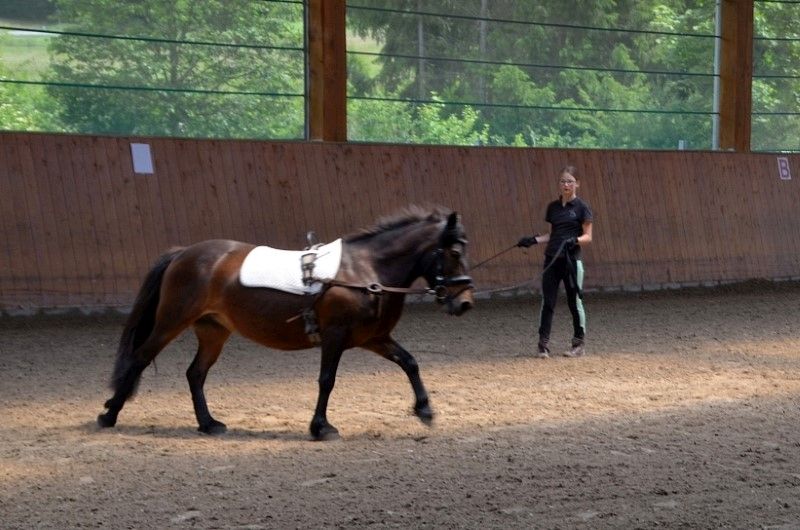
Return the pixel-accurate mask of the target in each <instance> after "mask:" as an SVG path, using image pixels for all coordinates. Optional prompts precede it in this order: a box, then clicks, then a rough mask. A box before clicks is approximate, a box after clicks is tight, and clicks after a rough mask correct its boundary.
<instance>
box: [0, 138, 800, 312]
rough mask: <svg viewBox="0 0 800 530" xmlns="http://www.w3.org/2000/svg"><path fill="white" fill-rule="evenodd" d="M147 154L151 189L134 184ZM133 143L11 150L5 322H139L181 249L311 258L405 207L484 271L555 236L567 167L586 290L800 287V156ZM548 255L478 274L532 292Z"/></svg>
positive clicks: (1, 255) (1, 285)
mask: <svg viewBox="0 0 800 530" xmlns="http://www.w3.org/2000/svg"><path fill="white" fill-rule="evenodd" d="M132 141H139V142H145V143H149V144H150V145H151V148H152V152H153V158H154V163H155V174H153V175H139V174H134V173H133V170H132V163H131V154H130V143H131V142H132ZM776 158H777V155H767V154H737V153H722V152H717V153H711V152H689V151H685V152H651V151H601V150H564V149H517V148H470V147H425V146H400V145H358V144H338V143H313V142H312V143H308V142H297V143H295V142H255V141H252V142H251V141H211V140H209V141H203V140H176V139H133V138H107V137H91V136H67V135H64V136H61V135H47V134H13V133H0V243H1V244H0V311H4V312H12V313H13V312H19V311H25V310H32V309H37V308H57V307H84V308H87V307H109V306H120V307H125V306H128V305H130V304H131V303H132V301H133V297H134V295H135V292H136V289H137V288H138V285H139V282H140V280H141V278H142V276H143V275H144V273H145V272H146V271H147V270H148V268H149V266H150V265H151V263H152V262H153V261H154V260H155V258H156V257H157V256H158V255H159V254H160V253H161V252H162V251H164V250H166V249H167V248H169V247H171V246H173V245H186V244H189V243H192V242H196V241H199V240H203V239H209V238H232V239H239V240H245V241H250V242H255V243H262V244H268V245H271V246H275V247H282V248H293V249H297V248H301V247H302V246H304V244H305V233H306V231H307V230H311V229H313V230H315V231H316V232H317V234H318V235H319V237H320V239H322V240H325V241H327V240H331V239H334V238H336V237H339V236H341V235H344V234H346V233H349V232H351V231H354V230H356V229H359V228H361V227H364V226H368V225H371V224H372V223H373V222H374V221H375V220H376V219H377V218H379V217H381V216H383V215H386V214H390V213H393V212H394V211H396V210H397V209H399V208H401V207H403V206H407V205H409V204H420V205H427V204H442V205H445V206H449V207H451V208H453V209H455V210H457V211H459V212H461V213H462V214H463V221H464V224H465V225H466V227H467V230H468V232H469V235H470V240H471V245H470V250H469V252H470V257H471V261H472V262H473V263H478V262H479V261H481V260H483V259H485V258H487V257H490V256H492V255H494V254H496V253H498V252H500V251H502V250H504V249H506V248H508V247H510V246H512V245H513V244H514V243H515V242H516V241H517V239H518V238H519V237H520V236H522V235H525V234H531V233H533V232H542V231H546V230H547V226H546V225H545V223H544V221H543V216H544V208H545V205H546V204H547V202H548V201H550V200H553V199H554V198H555V197H556V196H557V193H558V189H557V173H558V170H559V169H560V168H561V167H562V166H564V165H565V164H567V163H569V164H573V165H576V166H578V168H579V169H580V170H581V171H582V174H583V175H582V187H581V189H580V192H579V194H580V195H581V196H582V197H583V198H585V199H586V200H588V202H589V203H590V204H591V205H592V207H593V209H594V211H595V216H596V219H595V229H594V230H595V231H594V235H595V242H594V243H593V244H592V245H591V246H590V247H589V248H587V250H586V253H585V264H586V269H587V276H586V286H587V288H619V287H624V288H642V287H644V288H659V287H669V286H673V285H683V284H691V283H696V282H716V281H727V280H745V279H752V278H772V279H774V278H796V277H799V276H800V215H798V213H797V205H798V204H800V156H789V161H790V164H791V169H792V170H794V171H795V173H796V175H795V178H794V179H793V180H781V179H779V176H778V164H777V160H776ZM541 251H542V249H541V248H540V247H534V248H531V249H529V250H522V249H513V250H511V251H509V252H506V253H504V254H502V255H501V256H500V257H498V258H497V259H495V260H492V261H491V262H489V263H487V264H486V265H484V266H483V267H481V268H479V269H478V270H475V271H474V276H475V279H476V281H477V286H478V289H479V290H481V291H487V290H490V289H496V288H501V287H514V286H521V287H520V289H521V290H525V289H530V288H531V287H532V284H531V283H527V284H525V282H526V281H528V280H530V279H531V278H532V277H533V276H534V274H535V273H536V271H537V270H538V269H539V268H540V266H541V260H542V254H541Z"/></svg>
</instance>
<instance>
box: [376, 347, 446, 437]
mask: <svg viewBox="0 0 800 530" xmlns="http://www.w3.org/2000/svg"><path fill="white" fill-rule="evenodd" d="M363 348H366V349H368V350H370V351H374V352H375V353H377V354H378V355H380V356H381V357H384V358H386V359H389V360H390V361H392V362H394V363H396V364H398V365H399V366H400V368H402V369H403V371H404V372H405V373H406V375H407V376H408V380H409V381H410V382H411V388H412V389H413V390H414V398H415V403H414V414H416V415H417V417H418V418H419V419H420V420H421V421H422V422H423V423H425V424H427V425H430V423H431V422H432V421H433V409H431V405H430V401H429V399H428V391H427V390H425V385H423V384H422V378H421V377H420V375H419V365H418V364H417V360H416V359H414V357H413V356H412V355H411V354H410V353H408V352H407V351H406V350H405V349H404V348H403V347H402V346H400V345H399V344H398V343H397V342H395V340H394V339H392V338H391V337H386V338H384V339H380V340H373V341H371V342H369V343H367V344H364V345H363Z"/></svg>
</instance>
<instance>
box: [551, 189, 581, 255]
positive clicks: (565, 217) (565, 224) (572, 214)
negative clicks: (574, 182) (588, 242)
mask: <svg viewBox="0 0 800 530" xmlns="http://www.w3.org/2000/svg"><path fill="white" fill-rule="evenodd" d="M544 220H545V221H547V222H548V223H550V225H551V226H552V228H551V229H550V241H549V242H548V243H547V248H546V249H545V250H544V253H545V255H546V256H551V257H552V256H555V254H556V252H558V247H560V246H561V242H562V241H564V240H565V239H567V238H570V237H578V236H580V235H582V234H583V223H585V222H586V221H590V222H591V220H592V209H591V208H589V205H588V204H586V203H585V202H584V201H582V200H581V199H580V197H575V198H574V199H572V200H571V201H569V202H568V203H567V204H565V205H563V206H562V205H561V199H560V198H559V199H558V200H555V201H553V202H551V203H550V204H548V205H547V214H546V215H545V218H544ZM571 255H572V256H574V257H575V259H580V258H581V247H580V245H575V247H574V249H573V251H572V253H571Z"/></svg>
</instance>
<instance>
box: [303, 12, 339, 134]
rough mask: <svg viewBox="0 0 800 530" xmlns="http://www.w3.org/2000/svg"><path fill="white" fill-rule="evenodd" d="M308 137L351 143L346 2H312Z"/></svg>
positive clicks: (308, 15) (309, 26)
mask: <svg viewBox="0 0 800 530" xmlns="http://www.w3.org/2000/svg"><path fill="white" fill-rule="evenodd" d="M307 5H308V11H307V24H308V135H309V139H310V140H322V141H329V142H346V141H347V55H346V40H345V13H346V9H345V0H309V1H308V4H307Z"/></svg>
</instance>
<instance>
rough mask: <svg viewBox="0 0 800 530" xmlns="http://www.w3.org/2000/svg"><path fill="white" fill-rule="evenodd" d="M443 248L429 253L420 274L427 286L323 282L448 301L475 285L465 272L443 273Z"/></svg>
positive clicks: (462, 243)
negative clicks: (424, 295) (455, 273)
mask: <svg viewBox="0 0 800 530" xmlns="http://www.w3.org/2000/svg"><path fill="white" fill-rule="evenodd" d="M455 243H459V244H460V245H462V246H464V245H466V244H467V240H466V239H464V238H458V239H456V240H455ZM445 250H446V248H445V247H444V246H441V245H440V246H439V247H437V248H436V250H434V251H433V252H432V253H431V258H430V262H429V263H428V264H427V266H426V267H425V269H424V271H423V273H422V275H421V276H422V277H424V278H425V281H426V282H428V287H427V288H413V287H394V286H389V285H382V284H380V283H377V282H375V283H370V284H367V285H364V284H360V283H351V282H343V281H340V280H329V281H326V282H325V284H326V285H327V286H330V287H334V286H336V287H349V288H351V289H361V290H365V291H367V292H368V293H370V294H381V293H384V292H387V293H403V294H430V295H433V296H435V297H436V301H437V302H438V303H440V304H442V303H445V302H450V301H451V300H454V299H455V298H457V297H458V296H460V295H461V293H463V292H464V291H467V290H469V289H474V288H475V286H474V284H473V283H472V277H471V276H469V275H467V274H457V275H452V276H447V275H445V273H444V265H445V263H444V261H445V258H444V253H445ZM459 254H460V252H459ZM456 286H461V287H462V288H461V289H459V290H458V291H457V292H456V293H455V294H451V293H450V288H451V287H456Z"/></svg>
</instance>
